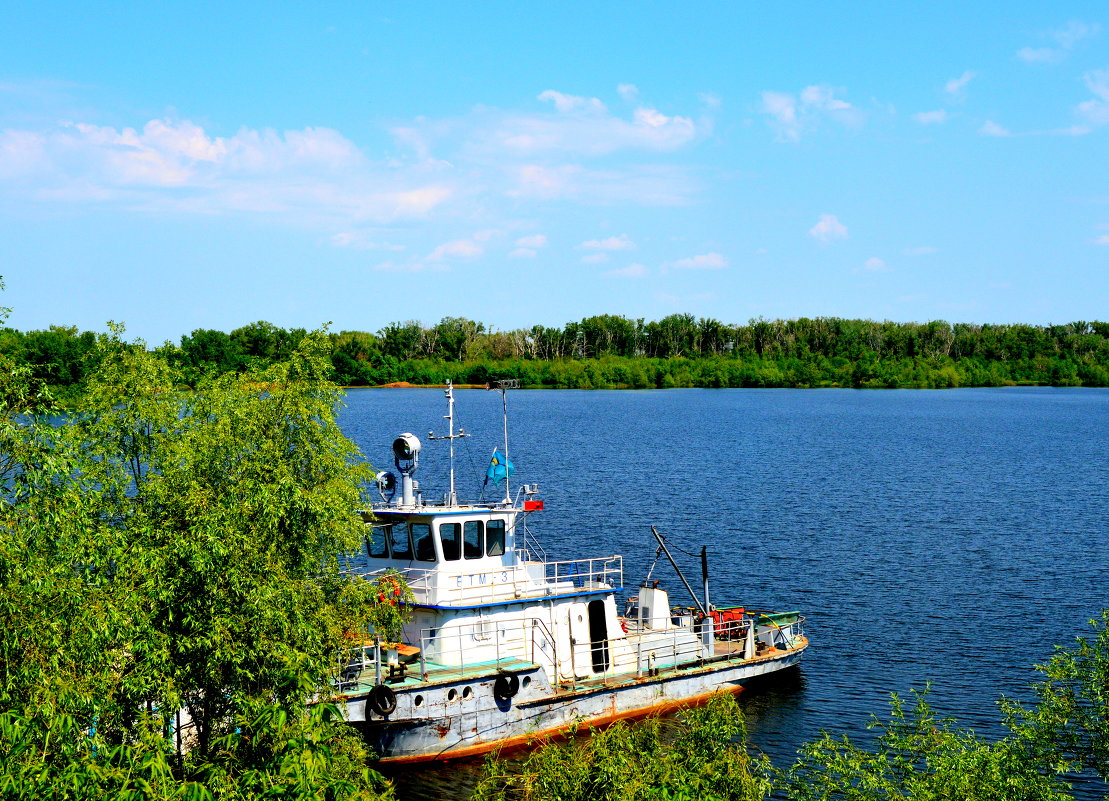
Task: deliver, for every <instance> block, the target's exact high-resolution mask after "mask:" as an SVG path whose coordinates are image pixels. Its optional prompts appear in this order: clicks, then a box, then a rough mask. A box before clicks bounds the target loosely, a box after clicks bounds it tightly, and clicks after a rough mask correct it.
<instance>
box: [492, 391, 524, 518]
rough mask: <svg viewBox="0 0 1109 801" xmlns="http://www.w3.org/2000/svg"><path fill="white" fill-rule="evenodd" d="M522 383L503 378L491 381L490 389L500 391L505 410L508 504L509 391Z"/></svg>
mask: <svg viewBox="0 0 1109 801" xmlns="http://www.w3.org/2000/svg"><path fill="white" fill-rule="evenodd" d="M519 388H520V382H519V381H517V380H516V379H515V378H502V379H500V380H499V381H490V382H489V389H499V390H500V391H501V406H502V408H503V409H504V465H505V469H504V502H505V503H506V504H508V503H511V502H512V492H511V490H510V489H509V484H508V474H509V472H510V471H509V469H508V465H510V464H511V462H510V461H509V458H508V390H510V389H519Z"/></svg>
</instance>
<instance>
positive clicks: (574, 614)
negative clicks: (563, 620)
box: [567, 604, 593, 679]
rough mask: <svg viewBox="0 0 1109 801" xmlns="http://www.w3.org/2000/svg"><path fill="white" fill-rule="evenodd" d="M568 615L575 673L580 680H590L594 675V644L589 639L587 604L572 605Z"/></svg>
mask: <svg viewBox="0 0 1109 801" xmlns="http://www.w3.org/2000/svg"><path fill="white" fill-rule="evenodd" d="M568 614H569V621H568V622H569V631H570V650H571V653H572V654H573V672H574V675H575V676H576V677H577V678H579V679H584V678H588V677H589V676H592V675H593V658H592V656H591V652H592V642H591V640H590V638H589V609H588V607H587V606H586V605H585V604H570V607H569V610H568ZM567 667H569V666H567Z"/></svg>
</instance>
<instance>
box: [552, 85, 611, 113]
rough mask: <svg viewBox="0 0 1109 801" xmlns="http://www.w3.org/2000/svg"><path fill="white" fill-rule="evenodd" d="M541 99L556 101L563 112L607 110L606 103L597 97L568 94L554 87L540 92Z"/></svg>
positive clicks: (555, 104) (556, 106) (557, 106)
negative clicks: (557, 90)
mask: <svg viewBox="0 0 1109 801" xmlns="http://www.w3.org/2000/svg"><path fill="white" fill-rule="evenodd" d="M539 99H540V100H543V101H545V102H551V103H554V107H555V108H556V109H558V110H559V111H561V112H563V113H566V112H569V111H587V112H603V111H605V104H604V103H602V102H601V101H600V100H598V99H597V98H595V97H578V96H576V95H566V94H563V93H562V92H556V91H555V90H554V89H548V90H547V91H545V92H540V93H539Z"/></svg>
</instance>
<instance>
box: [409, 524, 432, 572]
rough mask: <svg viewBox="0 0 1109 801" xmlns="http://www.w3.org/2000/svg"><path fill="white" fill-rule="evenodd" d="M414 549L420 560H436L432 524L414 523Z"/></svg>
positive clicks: (417, 559)
mask: <svg viewBox="0 0 1109 801" xmlns="http://www.w3.org/2000/svg"><path fill="white" fill-rule="evenodd" d="M412 550H413V552H414V553H415V555H416V561H418V562H434V561H435V543H434V542H432V540H431V525H430V524H428V523H413V524H412Z"/></svg>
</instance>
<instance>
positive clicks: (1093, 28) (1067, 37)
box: [1052, 20, 1101, 50]
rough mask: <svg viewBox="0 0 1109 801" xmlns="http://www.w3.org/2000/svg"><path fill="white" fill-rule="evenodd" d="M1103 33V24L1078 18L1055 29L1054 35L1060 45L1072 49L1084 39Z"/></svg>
mask: <svg viewBox="0 0 1109 801" xmlns="http://www.w3.org/2000/svg"><path fill="white" fill-rule="evenodd" d="M1099 33H1101V26H1100V25H1099V24H1097V23H1096V22H1095V23H1092V24H1087V23H1085V22H1080V21H1078V20H1071V21H1070V22H1068V23H1067V24H1066V25H1064V26H1063V27H1062V28H1060V29H1059V30H1057V31H1055V32H1054V33H1053V34H1052V36H1053V37H1054V39H1055V41H1056V42H1058V43H1059V46H1060V47H1062V48H1064V49H1066V50H1070V49H1072V48H1073V47H1074V46H1075V45H1076V44H1078V43H1079V42H1081V41H1082V40H1083V39H1089V38H1091V37H1094V36H1097V35H1098V34H1099Z"/></svg>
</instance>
